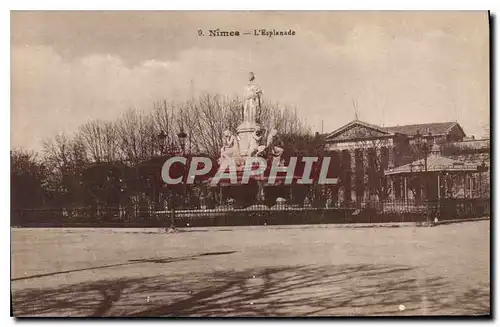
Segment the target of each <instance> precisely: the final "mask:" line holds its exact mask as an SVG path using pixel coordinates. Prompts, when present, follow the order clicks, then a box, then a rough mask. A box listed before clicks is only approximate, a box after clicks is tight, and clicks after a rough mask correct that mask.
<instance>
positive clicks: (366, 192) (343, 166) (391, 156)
mask: <svg viewBox="0 0 500 327" xmlns="http://www.w3.org/2000/svg"><path fill="white" fill-rule="evenodd" d="M324 146H325V152H326V153H328V154H329V155H330V156H331V157H333V160H332V162H333V164H334V165H335V167H334V168H333V171H338V172H339V173H338V176H337V177H339V181H340V182H339V184H338V185H337V186H335V187H334V189H333V194H334V201H336V202H337V203H339V204H347V203H353V202H356V203H359V204H363V203H367V202H370V201H380V200H385V199H415V198H421V197H427V198H431V195H432V194H430V193H429V194H423V193H422V192H421V191H420V190H418V188H412V185H413V184H410V183H413V182H414V181H413V179H411V180H410V179H409V178H407V177H402V176H403V175H401V176H399V175H397V174H394V177H393V178H392V179H391V180H389V179H388V178H387V176H386V174H385V173H386V172H387V171H389V170H391V169H395V168H396V167H401V166H404V165H408V164H410V163H412V162H418V160H419V159H426V158H427V157H428V156H429V155H431V152H433V153H434V156H433V159H434V161H435V159H436V158H438V157H439V160H438V162H441V163H444V162H446V163H448V164H451V163H452V162H454V164H455V165H456V164H457V162H458V161H462V162H464V164H467V167H471V166H472V165H474V166H475V167H476V166H479V165H481V164H482V163H483V162H484V163H485V164H486V165H487V166H488V167H489V162H490V157H489V152H490V143H489V140H475V139H474V138H467V137H466V135H465V133H464V131H463V129H462V127H461V126H460V124H458V123H457V122H445V123H430V124H415V125H403V126H391V127H380V126H376V125H372V124H368V123H365V122H362V121H359V120H354V121H352V122H350V123H348V124H346V125H344V126H342V127H340V128H338V129H337V130H335V131H333V132H331V133H330V134H327V135H324ZM433 150H434V151H433ZM416 160H417V161H416ZM425 162H426V160H425ZM410 168H411V169H413V167H410ZM428 168H429V167H425V169H428ZM434 168H435V167H434ZM434 168H433V169H434ZM416 169H418V168H416ZM396 173H397V171H396ZM446 175H447V174H446ZM484 175H485V176H486V175H487V174H484ZM464 176H465V175H464ZM486 177H487V178H486ZM486 177H481V176H480V175H479V174H475V173H472V172H471V170H470V169H469V171H468V173H467V174H466V176H465V177H464V178H465V180H463V181H462V182H460V183H457V182H455V183H454V185H453V187H452V186H451V184H450V189H454V190H455V191H454V192H455V193H456V194H451V196H459V194H462V195H463V196H465V197H485V196H489V176H486ZM481 178H483V179H487V183H486V180H485V181H484V183H482V187H480V186H479V185H480V184H481V180H480V179H481ZM450 183H451V182H450ZM446 185H448V184H446ZM464 185H465V186H464ZM409 189H412V190H413V191H412V192H410V191H408V190H409ZM464 189H465V191H464ZM486 191H487V192H486ZM443 192H444V191H443ZM447 192H448V191H447ZM486 193H487V195H486ZM432 196H435V197H439V196H440V194H439V193H438V194H434V195H432Z"/></svg>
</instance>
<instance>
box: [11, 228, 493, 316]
mask: <svg viewBox="0 0 500 327" xmlns="http://www.w3.org/2000/svg"><path fill="white" fill-rule="evenodd" d="M11 235H12V268H11V274H12V276H11V279H12V300H13V313H14V315H15V316H331V315H463V314H467V315H483V314H489V313H490V222H489V221H477V222H464V223H459V224H451V225H442V226H436V227H432V228H423V227H411V226H410V227H408V226H406V227H399V228H368V227H367V228H339V227H335V226H333V225H309V226H254V227H225V228H223V227H220V228H196V229H193V228H192V229H189V228H185V229H182V230H181V231H180V232H178V233H166V232H165V231H163V230H161V229H99V228H96V229H64V228H60V229H48V228H47V229H44V228H38V229H27V228H13V229H12V233H11Z"/></svg>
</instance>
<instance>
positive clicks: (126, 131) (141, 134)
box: [115, 109, 157, 164]
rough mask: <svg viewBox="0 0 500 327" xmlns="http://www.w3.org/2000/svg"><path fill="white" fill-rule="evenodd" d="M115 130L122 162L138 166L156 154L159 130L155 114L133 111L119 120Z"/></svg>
mask: <svg viewBox="0 0 500 327" xmlns="http://www.w3.org/2000/svg"><path fill="white" fill-rule="evenodd" d="M115 128H116V133H117V138H118V148H119V152H120V155H121V158H122V160H124V161H126V162H128V163H130V164H137V163H139V162H141V161H143V160H147V159H149V158H151V157H152V156H153V155H154V154H155V149H156V148H157V146H156V145H155V144H156V143H157V133H156V132H157V129H155V126H154V119H153V114H144V113H143V112H138V111H137V110H134V109H131V110H129V111H127V112H126V113H125V114H124V115H123V116H122V117H121V118H120V119H118V121H117V122H116V124H115Z"/></svg>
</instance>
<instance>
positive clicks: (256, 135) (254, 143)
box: [248, 125, 264, 157]
mask: <svg viewBox="0 0 500 327" xmlns="http://www.w3.org/2000/svg"><path fill="white" fill-rule="evenodd" d="M263 136H264V133H263V131H262V128H261V127H260V126H259V125H257V126H255V128H254V130H253V133H252V135H251V138H250V145H249V147H248V155H249V156H250V157H252V156H253V155H254V154H255V153H257V152H258V151H259V148H260V147H261V146H262V145H261V142H262V138H263Z"/></svg>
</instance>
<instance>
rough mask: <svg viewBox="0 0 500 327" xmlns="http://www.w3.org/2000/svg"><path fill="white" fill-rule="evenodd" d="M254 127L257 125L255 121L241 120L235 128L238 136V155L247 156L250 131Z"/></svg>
mask: <svg viewBox="0 0 500 327" xmlns="http://www.w3.org/2000/svg"><path fill="white" fill-rule="evenodd" d="M255 127H257V124H256V123H252V122H243V123H241V125H240V126H238V128H237V132H238V138H239V147H240V155H241V156H243V157H244V156H247V155H248V151H249V148H250V142H251V139H252V133H253V132H254V129H255Z"/></svg>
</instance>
